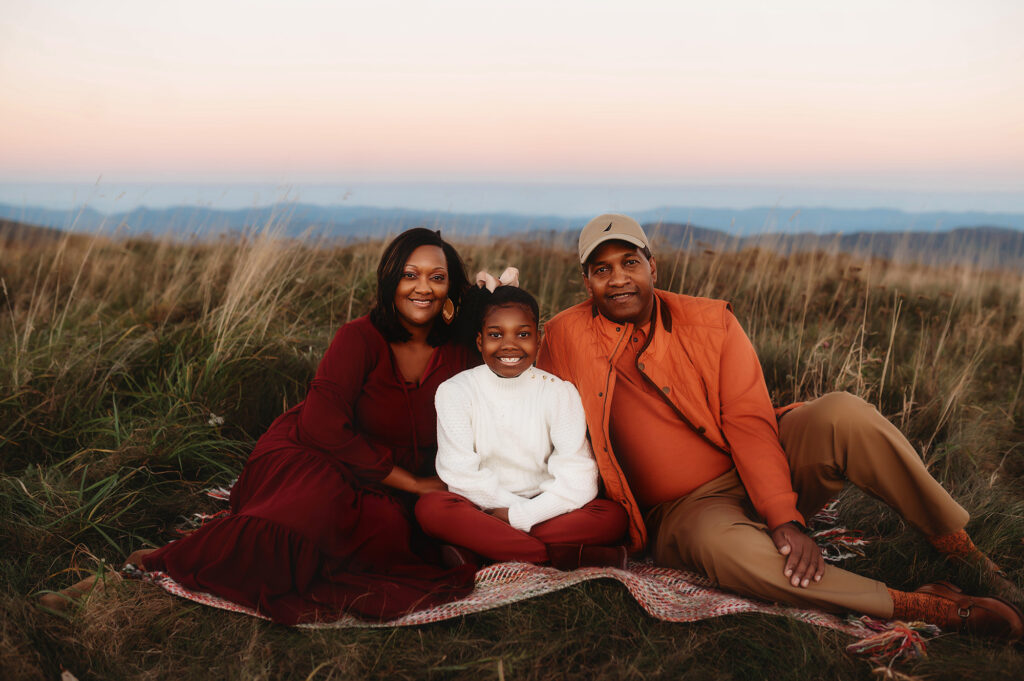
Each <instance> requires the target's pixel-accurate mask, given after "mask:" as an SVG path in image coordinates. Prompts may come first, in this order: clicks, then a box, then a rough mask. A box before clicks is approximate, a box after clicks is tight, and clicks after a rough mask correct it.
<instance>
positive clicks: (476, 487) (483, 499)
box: [434, 376, 520, 510]
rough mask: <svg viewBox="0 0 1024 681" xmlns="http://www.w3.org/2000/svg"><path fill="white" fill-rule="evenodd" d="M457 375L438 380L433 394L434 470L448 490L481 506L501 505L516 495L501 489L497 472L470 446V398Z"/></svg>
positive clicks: (513, 499)
mask: <svg viewBox="0 0 1024 681" xmlns="http://www.w3.org/2000/svg"><path fill="white" fill-rule="evenodd" d="M457 378H458V376H456V377H455V378H453V379H449V380H447V381H445V382H444V383H442V384H441V385H440V386H438V388H437V393H436V394H435V395H434V406H435V408H436V409H437V460H436V466H437V474H438V476H439V477H440V478H441V480H443V481H444V482H445V483H446V484H447V485H448V490H449V491H450V492H454V493H455V494H460V495H462V496H464V497H466V498H467V499H469V500H470V501H472V502H473V503H474V504H476V505H477V506H479V507H480V508H482V509H485V510H487V509H492V508H505V507H508V506H509V505H511V504H512V503H513V502H516V501H519V500H520V497H519V496H517V495H515V494H512V493H511V492H509V491H508V490H505V489H503V488H502V487H501V486H500V485H499V484H498V476H497V475H496V474H495V473H494V472H493V471H491V470H490V469H488V468H487V467H485V466H483V465H482V461H481V457H480V454H479V453H477V451H476V450H475V449H474V446H473V419H472V408H473V400H472V397H471V396H470V394H469V392H468V391H467V390H466V389H465V388H464V387H463V386H462V385H459V383H458V381H457V380H456V379H457Z"/></svg>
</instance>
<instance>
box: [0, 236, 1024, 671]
mask: <svg viewBox="0 0 1024 681" xmlns="http://www.w3.org/2000/svg"><path fill="white" fill-rule="evenodd" d="M381 247H382V244H381V243H380V242H368V243H355V244H349V245H337V244H330V243H320V244H309V243H305V242H302V241H289V240H284V239H281V238H278V236H277V235H276V233H275V229H274V225H270V226H268V228H267V229H265V230H263V231H262V232H260V233H255V234H251V235H247V236H245V237H241V238H224V239H222V240H219V241H213V242H202V243H198V242H197V243H191V244H183V243H175V242H172V241H169V240H164V241H153V240H147V239H131V240H121V239H111V238H105V237H99V236H96V237H91V236H69V237H67V238H64V239H59V240H45V241H41V242H34V243H26V242H18V241H13V242H7V243H3V244H0V281H2V288H0V518H3V521H2V525H0V556H2V557H0V575H2V578H3V585H4V586H3V591H2V592H0V611H2V619H0V677H2V678H11V679H21V678H25V679H32V678H56V677H57V676H58V675H59V670H60V667H61V665H63V666H66V667H67V668H69V669H70V670H71V671H72V672H73V673H74V674H75V675H76V676H77V677H78V678H80V679H83V680H84V679H87V678H97V679H99V678H103V679H106V678H129V677H131V678H174V679H181V678H203V679H205V678H260V679H277V678H299V679H304V678H309V679H329V678H334V679H343V678H385V677H386V678H393V677H394V678H416V679H446V678H474V679H475V678H517V679H544V678H552V677H557V678H570V679H576V678H579V679H584V678H586V679H590V678H622V679H632V678H636V679H641V678H702V679H704V678H713V679H714V678H723V679H725V678H748V677H766V676H771V677H773V678H819V677H835V678H871V672H870V667H869V666H868V665H867V664H865V662H863V661H862V660H858V659H854V658H850V657H849V656H847V655H846V654H845V653H844V652H842V649H843V646H844V644H845V641H844V640H843V638H842V637H841V636H839V635H836V634H834V633H831V632H824V631H819V630H814V629H811V628H810V627H807V626H804V625H800V624H796V623H793V622H789V621H786V620H779V619H773V618H768V617H759V616H742V617H730V618H723V619H719V620H715V621H711V622H703V623H698V624H694V625H672V624H667V623H663V622H657V621H654V620H651V619H650V618H649V617H647V616H646V615H644V614H643V612H642V611H640V609H639V608H638V607H637V606H636V605H635V604H634V603H633V602H632V601H631V599H630V597H629V596H628V595H625V594H624V593H623V591H622V589H621V588H620V587H618V586H617V585H614V584H603V583H588V584H585V585H582V586H580V587H576V588H574V589H571V590H568V591H565V592H560V593H558V594H553V595H551V596H548V597H545V598H542V599H537V600H535V601H531V602H527V603H523V604H518V605H516V606H512V607H509V608H502V609H499V610H496V611H492V612H488V613H482V614H479V615H474V616H472V617H469V618H466V619H464V620H458V621H452V622H445V623H439V624H436V625H431V626H426V627H420V628H416V629H409V630H394V631H336V632H307V631H296V630H289V629H285V628H282V627H278V626H274V625H270V624H266V623H263V622H254V621H251V620H249V619H247V618H244V617H240V616H236V615H230V614H225V613H222V612H218V611H212V610H209V609H204V608H202V607H199V606H196V605H195V604H191V603H186V602H183V601H180V600H176V599H174V598H172V597H170V596H168V595H166V594H164V593H162V592H158V591H157V590H155V589H152V588H149V587H148V586H147V585H145V584H138V583H132V582H128V583H124V584H121V585H120V586H118V587H115V588H113V589H110V590H108V591H107V592H106V593H104V594H103V595H102V596H98V597H97V598H95V599H92V600H90V602H89V603H88V604H87V605H86V606H85V607H84V608H82V609H81V610H80V611H78V612H76V613H74V614H73V615H71V616H70V617H69V618H67V619H59V618H54V617H52V616H49V615H46V614H44V613H42V612H40V611H39V610H38V609H36V608H35V606H34V604H33V603H34V601H33V600H32V599H31V598H30V596H31V595H32V594H34V593H37V592H39V591H40V590H44V589H52V588H57V587H60V586H63V585H66V584H67V583H68V582H70V581H73V580H74V579H75V578H76V577H78V576H81V575H83V574H86V573H88V572H91V571H95V570H96V569H97V567H98V566H100V565H102V564H104V563H105V564H107V565H116V564H118V563H119V562H120V561H121V560H123V558H124V557H125V556H126V555H127V554H128V553H129V552H131V551H132V550H135V549H137V548H141V547H143V546H147V545H155V544H160V543H162V542H164V541H166V540H167V539H168V538H169V537H170V536H171V535H170V533H169V530H170V528H171V527H173V525H174V524H175V523H177V522H178V520H179V518H180V517H181V516H183V515H187V514H189V513H191V512H192V511H195V510H200V509H201V507H202V505H203V504H204V503H206V502H204V501H203V500H202V499H201V497H200V495H199V494H198V491H199V490H200V489H201V488H202V487H204V486H206V485H208V484H210V483H223V482H226V481H227V480H229V479H230V478H231V477H232V476H233V475H235V474H236V473H237V471H238V470H239V469H240V467H241V465H242V463H243V462H244V458H245V455H246V452H247V450H248V448H249V447H250V446H251V444H252V442H253V441H254V439H255V437H256V436H258V435H259V433H260V432H261V431H262V430H263V429H264V428H266V426H267V425H268V424H269V423H270V421H271V420H272V419H273V418H274V417H275V416H276V415H277V414H278V413H280V412H281V410H282V409H283V408H284V407H286V406H288V405H290V404H294V403H295V402H296V401H297V400H299V399H301V397H302V395H303V393H304V390H305V385H306V383H307V381H308V380H309V378H310V377H311V375H312V372H313V370H314V369H315V366H316V363H317V362H318V360H319V358H320V356H321V354H322V352H323V350H324V349H325V348H326V345H327V343H328V341H329V339H330V337H331V336H332V334H333V332H334V330H335V329H336V328H337V326H338V325H339V324H341V323H344V322H345V321H347V320H349V319H351V318H353V317H355V316H358V315H360V314H362V313H364V312H365V310H366V308H367V305H368V302H369V300H370V295H371V293H372V289H373V286H374V274H373V273H374V268H375V266H376V262H377V258H378V257H379V254H380V251H381ZM459 248H460V252H461V253H462V254H463V256H464V257H465V259H466V261H467V264H468V267H469V268H470V270H471V271H475V270H476V269H479V268H488V269H491V270H500V269H501V268H503V267H504V266H505V265H507V264H516V265H518V266H519V267H520V269H521V270H522V282H523V285H524V286H525V287H526V288H528V289H529V290H530V291H531V292H533V293H535V294H536V295H537V297H538V298H539V300H540V302H541V310H542V316H543V317H544V318H549V317H550V316H551V315H553V314H554V313H555V312H557V311H558V310H560V309H562V308H564V307H566V306H568V305H570V304H572V303H575V302H577V301H579V300H581V299H582V298H583V296H584V293H583V290H582V287H581V285H580V283H579V276H578V269H577V266H576V265H575V263H574V257H573V254H572V252H571V251H569V250H566V249H564V248H562V247H560V246H555V245H552V244H550V243H546V242H542V241H516V240H503V241H497V242H490V243H484V242H480V241H473V240H469V239H467V240H464V241H462V242H460V244H459ZM657 255H658V258H657V262H658V273H659V278H658V282H659V286H661V287H662V288H666V289H669V290H673V291H683V292H686V293H691V294H696V295H705V296H712V297H722V298H728V299H729V300H731V301H732V303H733V307H734V309H735V311H736V314H737V316H738V318H739V319H740V321H741V322H742V323H743V325H744V327H745V328H746V330H747V332H748V334H749V335H750V336H751V338H752V340H753V341H754V344H755V346H756V347H757V348H758V350H759V353H760V356H761V360H762V364H763V366H764V368H765V374H766V377H767V380H768V384H769V388H770V390H771V392H772V395H773V398H774V399H775V400H776V401H777V402H779V403H782V402H786V401H791V400H796V399H807V398H810V397H813V396H815V395H818V394H821V393H824V392H828V391H831V390H849V391H851V392H854V393H856V394H858V395H860V396H862V397H864V398H865V399H867V400H869V401H870V402H872V403H874V404H876V405H878V406H879V408H880V409H881V410H882V412H883V413H884V414H886V415H887V416H888V417H889V418H891V419H892V420H893V421H894V422H895V423H896V424H897V425H899V426H900V428H901V429H903V430H904V432H906V433H907V434H908V436H909V437H910V438H911V440H912V441H913V442H914V443H915V445H917V446H918V447H919V448H920V450H921V452H922V454H923V456H924V458H925V461H926V463H927V464H928V466H929V468H930V470H931V471H932V472H933V473H934V474H935V475H936V476H937V477H938V478H939V479H940V480H942V481H943V482H944V484H946V486H947V488H949V489H951V490H952V491H953V492H954V495H955V496H956V497H957V498H958V500H960V501H961V503H963V504H964V505H965V506H966V507H967V508H968V510H970V511H971V513H972V516H973V520H972V524H971V525H970V527H969V529H970V530H971V531H972V533H973V534H974V535H975V537H976V539H977V541H978V542H979V544H980V545H981V546H982V547H983V548H985V549H986V550H988V551H990V552H991V553H992V554H993V556H994V557H995V558H996V559H997V560H998V561H1000V562H1001V563H1002V564H1004V566H1005V567H1006V568H1008V570H1009V571H1010V573H1011V575H1012V576H1014V577H1015V578H1017V579H1018V581H1019V580H1020V578H1021V577H1022V576H1024V546H1022V544H1021V537H1022V536H1024V504H1022V497H1024V495H1022V488H1021V476H1022V472H1024V371H1022V363H1024V276H1022V274H1021V273H1020V272H998V271H986V270H982V269H976V268H970V267H964V266H959V267H948V268H941V267H927V266H913V265H897V264H893V263H889V262H885V261H882V260H877V259H867V260H865V259H859V258H856V257H854V256H850V255H844V254H822V253H815V254H797V255H792V256H788V257H780V256H778V255H775V254H773V253H771V252H770V251H767V250H751V251H745V252H741V253H714V252H708V251H705V250H704V249H701V248H698V249H695V250H672V249H668V248H662V249H660V250H659V251H658V252H657ZM211 415H216V416H219V417H222V418H224V423H223V424H222V425H219V424H217V423H216V421H215V420H214V421H212V420H211ZM843 512H844V520H845V521H846V522H848V523H849V524H851V525H854V526H856V527H859V528H860V529H863V530H865V531H866V532H867V533H868V534H869V535H875V536H885V537H886V540H885V541H879V542H877V543H875V544H874V545H873V546H872V548H871V550H870V552H869V555H868V557H867V558H865V559H859V560H857V561H855V563H854V564H853V565H852V566H851V567H853V568H855V569H857V570H859V571H861V572H864V573H866V574H869V575H871V576H873V577H876V578H880V579H883V580H886V581H888V582H889V583H892V584H894V585H896V586H913V585H916V584H917V583H920V582H922V581H925V580H927V579H934V578H938V577H942V576H948V575H949V568H948V567H947V566H945V565H944V563H943V562H942V561H941V560H940V559H939V558H938V557H937V556H936V555H935V554H934V553H933V552H932V551H931V550H930V549H929V548H928V547H927V545H926V544H925V543H924V542H923V540H922V539H921V538H920V537H918V536H916V535H915V534H914V533H913V532H910V531H904V530H905V527H904V526H903V524H902V521H900V520H899V519H898V518H896V517H895V516H894V515H893V514H891V513H890V512H888V511H886V510H885V509H882V508H880V507H879V506H878V505H877V504H875V503H874V502H872V501H870V500H866V499H864V498H863V497H862V496H860V495H856V494H851V495H847V496H846V497H844V500H843ZM953 576H954V577H955V578H956V579H959V580H960V581H962V582H964V584H965V585H966V586H971V587H973V586H977V584H976V580H977V575H974V574H972V573H971V572H970V571H969V570H966V569H960V570H959V571H955V572H954V573H953ZM932 651H933V655H932V657H931V658H930V659H929V660H926V661H923V662H918V663H914V664H909V665H904V666H903V667H901V669H902V671H904V672H906V673H912V674H921V675H922V676H927V677H928V678H933V679H934V678H979V679H980V678H985V679H986V681H989V680H990V679H997V678H1016V674H1017V672H1018V671H1019V670H1020V669H1021V668H1022V666H1024V657H1022V656H1021V655H1020V654H1019V653H1018V651H1017V650H1016V649H1014V648H1006V647H1003V646H1000V645H996V644H990V643H987V642H984V641H979V640H975V639H971V638H969V637H949V638H944V639H942V640H941V641H939V642H936V643H935V644H933V645H932Z"/></svg>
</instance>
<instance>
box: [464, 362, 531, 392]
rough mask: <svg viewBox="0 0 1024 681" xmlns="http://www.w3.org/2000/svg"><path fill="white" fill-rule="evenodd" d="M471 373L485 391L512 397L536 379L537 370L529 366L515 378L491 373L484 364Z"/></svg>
mask: <svg viewBox="0 0 1024 681" xmlns="http://www.w3.org/2000/svg"><path fill="white" fill-rule="evenodd" d="M473 371H475V372H476V373H477V379H478V380H479V381H480V383H481V384H482V385H483V387H484V388H485V389H487V390H490V391H493V392H494V393H496V394H499V395H514V394H516V393H518V392H520V391H521V390H522V389H523V387H524V386H525V385H526V384H528V383H529V382H530V381H536V380H537V379H538V369H537V367H534V366H531V367H530V368H529V369H527V370H526V371H524V372H523V373H521V374H519V375H518V376H516V377H515V378H504V377H502V376H499V375H497V374H496V373H494V372H493V371H491V370H490V369H489V368H488V366H487V365H486V364H481V365H480V366H478V367H476V368H474V369H473Z"/></svg>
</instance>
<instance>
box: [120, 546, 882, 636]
mask: <svg viewBox="0 0 1024 681" xmlns="http://www.w3.org/2000/svg"><path fill="white" fill-rule="evenodd" d="M126 573H127V574H128V575H129V576H132V577H136V578H140V579H144V580H146V581H150V582H153V583H154V584H157V585H158V586H160V587H162V588H163V589H165V590H166V591H168V592H170V593H172V594H174V595H176V596H180V597H182V598H186V599H188V600H190V601H195V602H196V603H202V604H204V605H209V606H211V607H214V608H221V609H222V610H229V611H231V612H238V613H243V614H246V615H251V616H252V617H259V618H261V619H267V618H266V617H265V616H264V615H261V614H260V613H258V612H256V611H255V610H252V609H250V608H247V607H245V606H242V605H238V604H237V603H232V602H231V601H227V600H225V599H223V598H219V597H217V596H213V595H211V594H207V593H201V592H196V591H191V590H189V589H187V588H185V587H184V586H182V585H181V584H178V583H177V582H176V581H174V580H173V579H172V578H171V577H170V576H168V575H166V574H164V573H162V572H145V573H144V572H141V571H139V570H137V569H135V568H134V567H132V566H128V567H127V568H126ZM591 579H615V580H617V581H619V582H621V583H622V584H623V586H625V587H626V589H627V590H628V591H629V593H630V594H631V595H632V596H633V598H635V599H636V601H637V603H639V604H640V607H642V608H643V609H644V610H645V611H647V613H648V614H650V615H651V616H652V617H656V618H658V619H660V620H665V621H668V622H695V621H697V620H702V619H708V618H711V617H720V616H722V615H734V614H737V613H743V612H760V613H766V614H771V615H784V616H787V617H792V618H793V619H796V620H799V621H801V622H807V623H808V624H815V625H817V626H821V627H828V628H830V629H835V630H837V631H842V632H844V633H847V634H850V635H852V636H856V637H858V638H861V637H864V636H867V635H869V634H871V633H872V630H871V628H869V627H867V626H866V625H865V624H864V623H863V622H862V621H861V620H859V619H850V618H848V619H842V618H839V617H836V616H835V615H829V614H828V613H824V612H821V611H818V610H805V609H801V608H791V607H785V606H781V605H773V604H770V603H765V602H762V601H755V600H751V599H748V598H743V597H741V596H737V595H736V594H732V593H727V592H724V591H719V590H718V589H715V588H714V587H712V586H711V585H710V583H709V582H708V580H707V579H705V578H703V577H701V576H699V575H697V574H695V573H692V572H683V571H681V570H672V569H669V568H662V567H655V566H654V565H651V564H649V563H630V565H629V569H627V570H619V569H617V568H582V569H579V570H573V571H571V572H562V571H560V570H556V569H554V568H551V567H542V566H539V565H532V564H529V563H497V564H494V565H490V566H488V567H485V568H483V569H482V570H480V571H479V572H477V575H476V585H475V587H474V589H473V593H471V594H470V595H469V596H467V597H465V598H463V599H460V600H457V601H451V602H449V603H444V604H442V605H438V606H435V607H432V608H428V609H426V610H418V611H416V612H413V613H410V614H408V615H404V616H402V617H399V618H398V619H394V620H390V621H387V622H373V621H365V620H361V619H358V618H356V617H353V616H351V615H346V616H345V617H343V618H342V619H339V620H338V621H336V622H328V623H318V624H301V625H298V626H300V627H307V628H329V629H338V628H345V627H358V628H383V627H406V626H414V625H418V624H429V623H431V622H440V621H441V620H446V619H451V618H454V617H461V616H463V615H469V614H472V613H475V612H482V611H484V610H490V609H491V608H497V607H500V606H503V605H509V604H510V603H516V602H518V601H522V600H525V599H527V598H534V597H535V596H541V595H543V594H547V593H552V592H554V591H558V590H559V589H564V588H566V587H569V586H573V585H574V584H580V583H582V582H586V581H588V580H591Z"/></svg>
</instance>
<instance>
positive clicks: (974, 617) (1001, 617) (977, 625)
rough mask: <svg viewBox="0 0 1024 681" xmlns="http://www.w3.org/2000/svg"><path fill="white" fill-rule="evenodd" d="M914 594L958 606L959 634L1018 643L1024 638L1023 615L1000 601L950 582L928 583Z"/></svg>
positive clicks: (1005, 602) (1013, 607)
mask: <svg viewBox="0 0 1024 681" xmlns="http://www.w3.org/2000/svg"><path fill="white" fill-rule="evenodd" d="M914 592H915V593H923V594H931V595H932V596H937V597H938V598H942V599H944V600H947V601H952V602H953V603H954V604H955V605H956V614H957V615H959V616H960V631H966V632H969V633H972V634H979V635H982V636H992V637H994V638H1002V639H1006V640H1007V641H1016V640H1018V639H1019V638H1020V637H1021V636H1022V635H1024V615H1021V612H1020V610H1018V609H1017V608H1016V607H1015V606H1014V605H1012V604H1011V603H1008V602H1007V601H1004V600H1003V599H1001V598H990V597H986V596H970V595H968V594H965V593H964V592H963V591H962V590H961V589H960V587H958V586H956V585H955V584H951V583H950V582H947V581H941V582H934V583H932V584H925V585H924V586H922V587H921V588H919V589H915V590H914Z"/></svg>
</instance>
